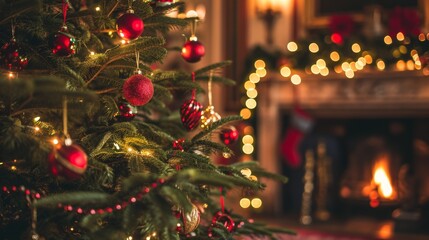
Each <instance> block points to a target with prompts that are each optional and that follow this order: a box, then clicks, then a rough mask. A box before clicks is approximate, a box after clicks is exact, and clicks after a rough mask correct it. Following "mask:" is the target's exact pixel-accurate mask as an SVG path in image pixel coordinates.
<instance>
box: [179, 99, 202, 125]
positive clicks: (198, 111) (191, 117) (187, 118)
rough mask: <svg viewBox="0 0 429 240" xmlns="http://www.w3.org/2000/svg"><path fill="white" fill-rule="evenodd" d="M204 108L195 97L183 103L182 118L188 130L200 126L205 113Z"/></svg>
mask: <svg viewBox="0 0 429 240" xmlns="http://www.w3.org/2000/svg"><path fill="white" fill-rule="evenodd" d="M202 110H203V105H201V103H199V102H197V100H195V99H194V98H191V99H189V100H188V101H186V102H185V103H183V105H182V107H181V108H180V120H181V121H182V123H183V126H185V128H186V129H187V130H188V131H190V130H192V129H194V128H196V127H198V125H199V123H200V120H201V115H202V114H203V112H202Z"/></svg>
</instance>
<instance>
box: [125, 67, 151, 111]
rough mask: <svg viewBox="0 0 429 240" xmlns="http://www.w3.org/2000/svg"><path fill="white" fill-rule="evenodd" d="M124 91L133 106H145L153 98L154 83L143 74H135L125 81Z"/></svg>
mask: <svg viewBox="0 0 429 240" xmlns="http://www.w3.org/2000/svg"><path fill="white" fill-rule="evenodd" d="M122 90H123V94H124V98H125V99H126V100H127V101H128V102H129V103H131V105H133V106H143V105H145V104H146V103H148V102H149V101H150V100H151V99H152V97H153V85H152V81H151V80H150V79H149V78H147V77H145V76H143V75H141V74H135V75H133V76H131V77H129V78H128V79H127V80H125V83H124V86H123V89H122Z"/></svg>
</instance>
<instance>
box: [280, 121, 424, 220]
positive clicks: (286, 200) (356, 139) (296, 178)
mask: <svg viewBox="0 0 429 240" xmlns="http://www.w3.org/2000/svg"><path fill="white" fill-rule="evenodd" d="M289 119H290V115H289V114H284V115H282V116H281V119H280V120H281V123H282V132H283V133H285V132H286V130H287V129H288V127H289ZM428 120H429V119H428V118H423V117H416V118H412V117H410V118H394V117H385V118H363V117H361V118H326V117H319V118H316V119H315V125H314V127H313V129H312V130H311V132H309V133H307V134H306V136H305V137H304V139H303V140H302V141H301V143H300V145H299V148H298V152H299V155H300V157H301V160H302V162H301V164H300V165H299V167H293V166H290V165H288V164H287V161H286V160H285V159H284V158H283V157H280V158H282V159H281V160H283V161H282V162H283V164H282V172H283V174H285V175H287V176H288V177H289V183H288V184H286V185H285V186H283V188H282V191H283V194H282V203H283V204H282V207H283V212H284V213H283V214H284V215H286V216H288V215H289V216H294V218H295V219H299V220H300V221H301V223H304V224H306V223H311V222H314V221H326V220H330V219H342V218H355V217H360V216H365V217H370V218H374V219H392V213H393V212H394V211H395V209H399V208H404V206H409V207H408V209H410V210H414V209H419V211H420V213H421V209H424V204H425V203H426V205H427V202H428V199H429V197H428V196H429V191H428V186H429V180H428V178H427V177H426V175H427V174H426V173H424V171H423V170H422V169H424V168H425V167H427V166H426V165H428V164H429V154H427V153H426V155H425V151H427V150H428V149H429V147H428V146H429V139H428V136H429V127H428V126H427V125H429V124H428V123H429V121H428ZM310 173H311V174H310ZM406 208H407V207H406Z"/></svg>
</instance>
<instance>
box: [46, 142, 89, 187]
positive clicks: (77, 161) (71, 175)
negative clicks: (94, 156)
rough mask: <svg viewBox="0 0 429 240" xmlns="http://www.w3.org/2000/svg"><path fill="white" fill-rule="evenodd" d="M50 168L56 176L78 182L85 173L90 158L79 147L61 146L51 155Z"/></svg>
mask: <svg viewBox="0 0 429 240" xmlns="http://www.w3.org/2000/svg"><path fill="white" fill-rule="evenodd" d="M48 159H49V168H50V170H51V173H52V174H53V175H54V176H60V177H64V178H66V179H67V180H76V179H78V178H80V176H81V175H82V174H84V173H85V170H86V167H87V164H88V157H87V156H86V153H85V152H84V151H83V150H82V148H80V147H79V146H77V145H74V144H72V145H69V146H67V145H60V146H59V147H55V148H54V150H53V151H52V152H51V153H50V154H49V158H48Z"/></svg>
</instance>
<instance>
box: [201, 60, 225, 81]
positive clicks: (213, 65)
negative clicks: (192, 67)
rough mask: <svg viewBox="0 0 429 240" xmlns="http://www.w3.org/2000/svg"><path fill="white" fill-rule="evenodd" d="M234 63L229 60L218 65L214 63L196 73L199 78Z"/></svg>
mask: <svg viewBox="0 0 429 240" xmlns="http://www.w3.org/2000/svg"><path fill="white" fill-rule="evenodd" d="M231 63H232V61H230V60H228V61H223V62H218V63H214V64H211V65H208V66H205V67H203V68H200V69H198V70H196V71H195V75H196V76H197V77H198V76H199V75H204V74H208V73H209V72H210V71H212V70H216V69H219V68H224V67H226V66H229V65H231Z"/></svg>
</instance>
